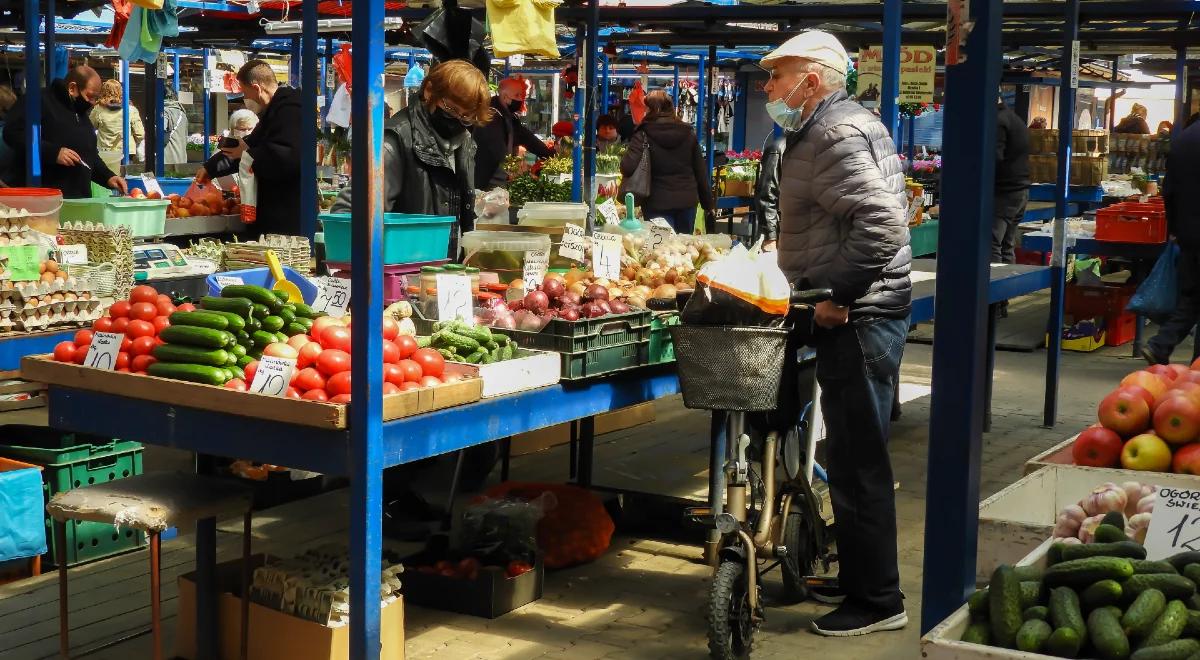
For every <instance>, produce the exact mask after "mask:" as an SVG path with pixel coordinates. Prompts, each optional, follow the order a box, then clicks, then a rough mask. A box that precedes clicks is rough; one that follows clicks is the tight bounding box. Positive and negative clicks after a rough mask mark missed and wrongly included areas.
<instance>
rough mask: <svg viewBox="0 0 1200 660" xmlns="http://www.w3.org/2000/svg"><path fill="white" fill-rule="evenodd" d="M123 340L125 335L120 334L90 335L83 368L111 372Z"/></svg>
mask: <svg viewBox="0 0 1200 660" xmlns="http://www.w3.org/2000/svg"><path fill="white" fill-rule="evenodd" d="M124 339H125V335H124V334H122V333H120V332H97V333H94V334H92V343H91V344H89V345H88V350H87V355H86V356H85V357H84V358H83V366H85V367H92V368H93V369H104V370H105V371H112V369H113V367H114V366H115V365H116V363H117V353H119V352H120V351H121V342H122V341H124Z"/></svg>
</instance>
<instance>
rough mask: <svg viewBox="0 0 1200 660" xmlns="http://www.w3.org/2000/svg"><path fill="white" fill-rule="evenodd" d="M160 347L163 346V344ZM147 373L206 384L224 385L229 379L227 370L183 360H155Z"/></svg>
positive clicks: (147, 369) (147, 368)
mask: <svg viewBox="0 0 1200 660" xmlns="http://www.w3.org/2000/svg"><path fill="white" fill-rule="evenodd" d="M159 348H162V347H161V346H160V347H159ZM146 373H148V374H150V375H151V376H158V377H159V378H171V379H174V380H186V381H189V382H192V383H203V384H205V385H223V384H225V381H226V380H228V379H227V378H226V377H225V376H226V374H225V370H224V369H221V368H218V367H215V366H210V365H206V364H185V363H181V362H155V363H153V364H151V365H150V366H148V367H146Z"/></svg>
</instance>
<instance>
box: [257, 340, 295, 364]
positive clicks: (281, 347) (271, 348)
mask: <svg viewBox="0 0 1200 660" xmlns="http://www.w3.org/2000/svg"><path fill="white" fill-rule="evenodd" d="M263 355H270V356H271V357H278V358H290V359H292V360H295V359H296V358H298V357H300V352H299V351H297V350H296V349H294V348H292V347H291V346H288V345H287V344H285V343H283V342H278V341H277V342H275V343H274V344H267V347H266V348H264V349H263Z"/></svg>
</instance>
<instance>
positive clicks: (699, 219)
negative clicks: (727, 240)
mask: <svg viewBox="0 0 1200 660" xmlns="http://www.w3.org/2000/svg"><path fill="white" fill-rule="evenodd" d="M704 215H705V214H704V209H703V208H701V207H699V206H697V207H696V225H695V226H696V228H695V229H694V230H692V233H693V234H700V235H701V236H703V235H704V234H707V233H708V227H706V226H705V223H704Z"/></svg>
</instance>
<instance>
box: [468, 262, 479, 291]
mask: <svg viewBox="0 0 1200 660" xmlns="http://www.w3.org/2000/svg"><path fill="white" fill-rule="evenodd" d="M464 271H465V272H466V274H467V277H469V278H471V293H479V269H478V268H475V267H474V266H467V267H466V268H465V269H464Z"/></svg>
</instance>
